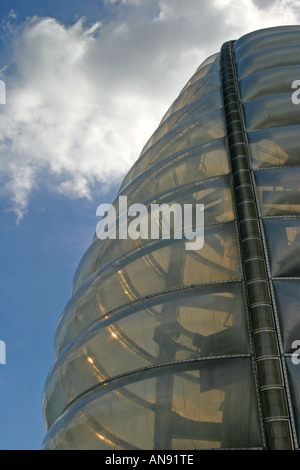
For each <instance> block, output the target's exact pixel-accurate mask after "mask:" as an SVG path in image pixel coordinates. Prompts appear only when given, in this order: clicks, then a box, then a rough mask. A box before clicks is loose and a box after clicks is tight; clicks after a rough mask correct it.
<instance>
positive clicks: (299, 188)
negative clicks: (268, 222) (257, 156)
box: [255, 167, 300, 216]
mask: <svg viewBox="0 0 300 470" xmlns="http://www.w3.org/2000/svg"><path fill="white" fill-rule="evenodd" d="M255 179H256V182H257V192H258V197H259V203H260V207H261V212H262V215H263V216H266V215H299V214H300V167H293V168H279V169H278V168H277V169H273V170H258V171H255Z"/></svg>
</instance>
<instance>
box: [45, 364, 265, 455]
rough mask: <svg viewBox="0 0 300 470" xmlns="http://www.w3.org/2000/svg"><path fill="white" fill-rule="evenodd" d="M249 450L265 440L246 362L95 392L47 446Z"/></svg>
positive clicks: (67, 416) (180, 368)
mask: <svg viewBox="0 0 300 470" xmlns="http://www.w3.org/2000/svg"><path fill="white" fill-rule="evenodd" d="M241 396H242V397H243V399H242V400H240V397H241ZM247 447H260V448H261V447H262V439H261V434H260V425H259V418H258V411H257V407H256V396H255V389H254V385H253V381H252V367H251V361H250V360H249V358H246V357H245V358H235V359H234V358H231V359H211V360H207V361H201V360H200V361H199V360H196V361H191V362H182V363H177V364H168V365H164V366H161V367H158V368H154V369H150V370H143V371H139V372H136V373H133V374H131V375H130V376H124V377H122V378H119V379H116V380H114V381H113V382H111V383H108V384H107V385H105V386H101V387H96V388H94V389H93V390H91V391H90V392H89V393H88V394H86V395H85V396H84V397H82V398H81V399H80V400H77V401H75V402H74V403H73V404H72V405H71V406H70V407H69V408H68V409H67V410H66V412H65V413H64V414H63V415H62V416H61V417H60V418H59V419H58V420H57V421H56V422H55V423H54V425H53V426H52V427H51V429H50V431H49V432H48V435H47V436H46V439H45V441H44V443H43V449H70V450H71V449H109V450H118V449H119V450H120V449H121V450H135V449H175V450H176V449H178V450H179V449H180V450H184V449H187V450H188V449H190V450H193V449H209V448H247Z"/></svg>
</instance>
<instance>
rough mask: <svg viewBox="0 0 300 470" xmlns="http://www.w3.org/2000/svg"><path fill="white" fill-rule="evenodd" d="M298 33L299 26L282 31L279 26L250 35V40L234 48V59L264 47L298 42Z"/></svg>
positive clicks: (299, 30)
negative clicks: (266, 32)
mask: <svg viewBox="0 0 300 470" xmlns="http://www.w3.org/2000/svg"><path fill="white" fill-rule="evenodd" d="M299 35H300V28H299V27H298V26H292V27H291V30H290V29H288V30H287V31H284V30H283V29H281V28H277V29H276V30H273V31H270V33H269V34H263V35H261V34H260V35H259V36H257V37H252V39H250V38H249V39H250V40H248V41H247V42H244V43H243V44H241V43H240V44H239V47H236V48H235V54H236V61H237V62H239V61H240V60H241V59H242V58H247V56H248V55H250V54H252V53H253V52H261V51H263V50H264V49H269V48H273V47H276V46H283V45H285V46H288V45H290V44H291V45H294V44H299ZM237 46H238V45H237Z"/></svg>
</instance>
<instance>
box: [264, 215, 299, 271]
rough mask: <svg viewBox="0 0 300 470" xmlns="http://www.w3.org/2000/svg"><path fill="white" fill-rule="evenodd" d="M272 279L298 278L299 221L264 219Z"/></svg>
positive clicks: (292, 219) (290, 218)
mask: <svg viewBox="0 0 300 470" xmlns="http://www.w3.org/2000/svg"><path fill="white" fill-rule="evenodd" d="M264 228H265V232H266V240H267V245H268V252H269V258H270V267H271V274H272V276H273V277H299V276H300V252H299V248H300V243H299V242H300V219H299V218H298V217H294V218H292V217H289V218H274V219H272V218H268V219H264Z"/></svg>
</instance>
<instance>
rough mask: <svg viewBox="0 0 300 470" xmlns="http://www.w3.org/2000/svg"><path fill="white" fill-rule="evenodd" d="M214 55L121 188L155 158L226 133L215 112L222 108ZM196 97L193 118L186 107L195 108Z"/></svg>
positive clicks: (165, 117)
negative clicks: (194, 115)
mask: <svg viewBox="0 0 300 470" xmlns="http://www.w3.org/2000/svg"><path fill="white" fill-rule="evenodd" d="M217 58H218V55H216V56H212V58H211V59H210V60H212V62H211V63H210V62H209V61H208V63H207V62H206V61H205V62H204V63H203V65H202V66H201V67H200V68H199V69H198V70H197V72H196V73H195V75H194V78H193V79H192V80H191V81H189V82H188V83H187V85H186V86H185V87H184V89H183V90H182V92H181V94H180V95H179V97H178V98H177V100H176V101H175V102H174V104H173V105H172V106H171V108H170V109H169V111H168V112H167V113H166V114H165V116H164V117H163V119H162V121H161V123H160V125H159V127H158V129H157V130H156V131H155V132H154V134H153V136H152V137H151V138H150V139H149V141H148V142H147V144H146V145H145V147H144V149H143V150H142V153H141V155H140V157H139V159H138V160H137V162H136V163H135V164H134V165H133V167H132V169H131V170H130V171H129V173H128V174H127V176H126V177H125V179H124V181H123V182H122V184H121V186H120V191H121V190H122V189H123V188H124V187H125V186H127V184H128V183H129V182H130V181H132V180H133V179H134V178H135V177H137V176H138V175H139V174H141V173H142V172H143V171H145V170H147V168H149V167H150V166H151V165H153V164H154V163H155V162H157V161H158V160H162V159H163V158H166V157H168V156H170V155H171V154H174V153H175V152H178V151H180V150H187V149H188V148H189V147H191V146H193V145H199V144H204V143H207V142H210V141H212V140H215V139H218V138H221V137H224V136H225V130H224V122H223V119H222V113H221V112H220V111H219V112H218V110H221V109H222V100H221V92H220V77H219V73H218V72H219V70H218V69H219V63H218V61H217ZM195 101H197V106H196V108H195V109H196V111H195V112H196V114H197V116H196V117H194V119H193V118H192V117H191V116H189V110H190V109H191V110H192V109H194V105H193V103H194V102H195ZM194 104H195V103H194ZM179 118H180V119H184V121H181V124H180V121H178V122H177V120H178V119H179ZM195 125H196V126H195ZM170 126H171V127H170ZM153 144H154V145H153Z"/></svg>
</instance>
